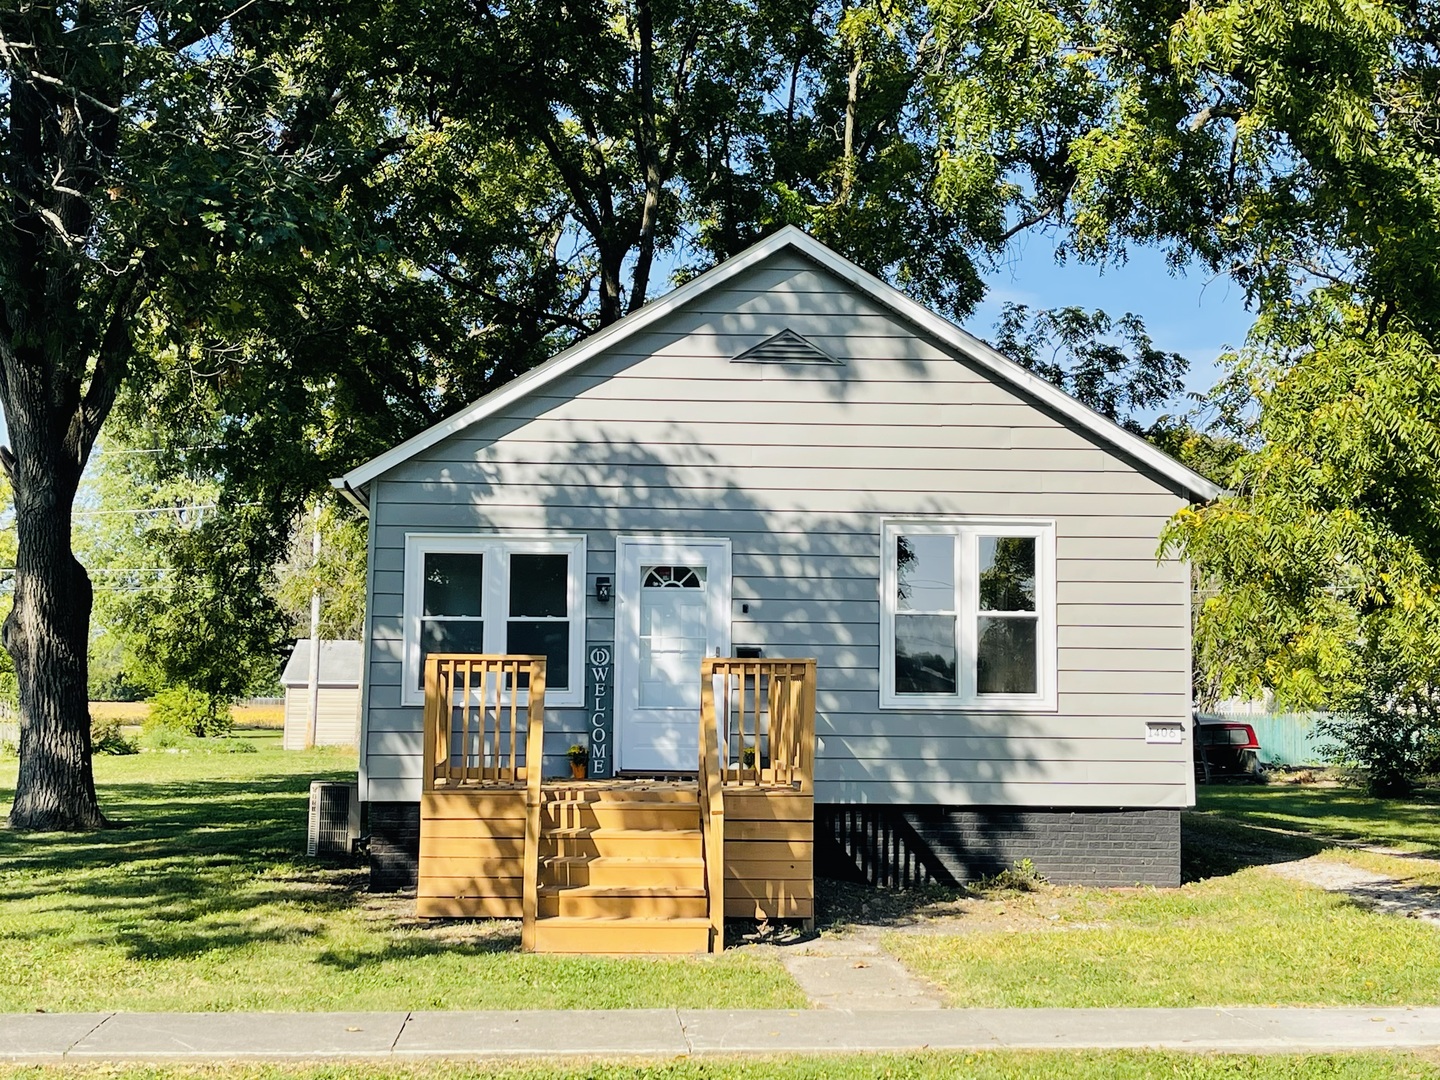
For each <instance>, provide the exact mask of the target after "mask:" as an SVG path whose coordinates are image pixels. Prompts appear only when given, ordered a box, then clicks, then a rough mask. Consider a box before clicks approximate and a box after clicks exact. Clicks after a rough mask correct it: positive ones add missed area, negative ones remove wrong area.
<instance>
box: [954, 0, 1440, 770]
mask: <svg viewBox="0 0 1440 1080" xmlns="http://www.w3.org/2000/svg"><path fill="white" fill-rule="evenodd" d="M945 11H946V15H945V18H946V20H947V26H948V27H949V29H950V31H951V32H952V33H955V34H958V35H961V37H962V39H964V40H967V41H970V42H972V43H973V44H974V45H975V51H976V53H977V55H980V56H982V57H983V55H984V54H985V53H987V52H993V53H994V55H995V56H996V57H997V58H1008V59H1009V60H1010V61H1012V62H1013V63H1014V66H1015V70H1016V75H1015V79H1014V84H1016V85H1018V86H1020V87H1022V88H1024V87H1028V86H1029V85H1030V84H1031V83H1033V82H1034V81H1036V80H1037V79H1038V80H1040V82H1041V83H1042V85H1043V84H1044V83H1045V80H1046V79H1048V78H1049V74H1048V73H1050V72H1052V71H1054V70H1055V69H1057V68H1058V69H1060V70H1063V71H1064V72H1065V73H1066V77H1067V78H1069V79H1070V80H1071V82H1072V83H1073V85H1075V86H1076V87H1077V90H1078V94H1077V97H1078V100H1080V101H1081V102H1084V103H1085V104H1084V109H1085V111H1086V118H1085V121H1084V122H1083V123H1082V124H1080V125H1079V126H1078V127H1072V128H1065V127H1063V126H1062V127H1061V128H1059V129H1055V130H1057V131H1058V135H1059V143H1058V145H1059V146H1060V149H1061V152H1062V157H1063V163H1064V168H1063V169H1062V170H1061V172H1062V174H1063V173H1064V172H1066V171H1068V174H1069V176H1070V177H1071V180H1070V182H1069V184H1068V186H1066V187H1065V188H1064V191H1063V197H1061V198H1058V199H1051V200H1049V201H1045V200H1043V199H1042V200H1041V204H1040V207H1039V208H1040V209H1043V210H1044V211H1045V212H1046V215H1047V218H1046V220H1048V221H1051V222H1053V223H1054V225H1055V227H1056V228H1057V229H1058V230H1060V234H1061V236H1062V238H1063V239H1062V243H1061V250H1062V252H1065V253H1067V254H1075V255H1078V256H1080V257H1082V258H1091V259H1101V260H1103V259H1119V258H1123V257H1124V255H1125V252H1126V250H1127V248H1128V246H1129V245H1131V244H1136V243H1143V244H1161V245H1164V246H1165V247H1167V249H1168V251H1169V253H1170V257H1171V261H1172V264H1173V265H1175V266H1177V267H1179V266H1183V265H1197V266H1199V267H1201V268H1203V269H1204V270H1206V271H1207V272H1210V273H1216V274H1225V275H1228V276H1230V277H1231V278H1232V279H1233V280H1235V281H1236V282H1238V283H1239V284H1240V286H1241V287H1242V288H1244V289H1245V290H1246V293H1247V295H1248V297H1249V298H1250V301H1251V303H1252V304H1253V306H1254V308H1255V310H1256V312H1257V316H1258V318H1257V323H1256V325H1255V327H1254V329H1253V331H1252V333H1251V334H1250V337H1249V340H1248V341H1247V342H1245V344H1244V347H1243V348H1242V349H1241V350H1240V351H1239V352H1238V353H1237V354H1236V355H1235V357H1234V358H1233V361H1232V371H1231V376H1230V377H1229V378H1228V379H1227V380H1226V382H1225V384H1224V385H1222V387H1221V388H1220V391H1219V393H1218V395H1217V398H1216V402H1217V404H1219V405H1220V406H1222V412H1223V413H1224V414H1225V415H1226V416H1228V419H1229V420H1230V422H1231V427H1230V431H1231V432H1232V433H1233V434H1234V435H1236V436H1237V437H1238V438H1239V440H1240V442H1241V446H1242V449H1243V452H1241V453H1239V454H1228V453H1226V454H1221V456H1220V460H1218V461H1217V462H1216V464H1217V467H1219V468H1220V469H1222V471H1223V472H1224V475H1223V476H1220V477H1218V478H1219V479H1221V480H1222V481H1224V482H1226V483H1227V485H1228V486H1229V487H1230V488H1232V490H1233V491H1234V494H1233V495H1231V496H1229V497H1226V498H1223V499H1220V500H1217V501H1216V502H1215V503H1213V504H1211V505H1209V506H1206V507H1201V508H1196V509H1193V510H1190V511H1186V512H1183V513H1182V514H1181V515H1180V516H1179V517H1178V518H1177V519H1176V521H1175V522H1174V523H1173V525H1172V527H1171V529H1170V531H1169V533H1168V534H1167V545H1168V547H1169V549H1170V550H1171V551H1175V552H1178V553H1180V554H1183V555H1185V556H1187V557H1189V558H1190V559H1191V560H1192V561H1193V562H1194V563H1195V565H1196V566H1197V568H1198V572H1199V574H1200V575H1201V578H1202V585H1203V588H1204V590H1205V598H1204V600H1203V603H1202V604H1201V605H1200V606H1199V612H1198V620H1197V643H1198V648H1199V655H1200V657H1201V666H1204V667H1208V668H1209V669H1210V673H1211V678H1210V679H1208V680H1207V681H1208V683H1209V686H1210V689H1211V690H1212V691H1213V692H1215V693H1231V692H1251V691H1254V690H1256V689H1258V688H1260V687H1267V688H1273V689H1275V690H1276V691H1277V693H1278V695H1279V697H1280V700H1281V701H1282V702H1286V703H1287V704H1290V705H1307V704H1308V705H1324V706H1328V707H1331V708H1334V709H1337V710H1339V712H1340V714H1341V715H1342V716H1347V717H1350V718H1351V721H1352V722H1353V723H1354V724H1358V725H1361V726H1368V727H1370V728H1373V729H1374V730H1377V731H1381V730H1383V731H1387V732H1390V733H1392V734H1393V737H1388V736H1387V738H1386V740H1385V741H1386V742H1387V743H1388V744H1389V745H1390V748H1391V750H1395V749H1396V746H1397V745H1398V744H1403V743H1405V742H1406V741H1407V740H1409V741H1411V742H1414V739H1413V738H1412V735H1413V733H1414V732H1415V731H1416V730H1417V729H1416V725H1417V724H1418V725H1420V727H1422V728H1423V727H1426V726H1428V725H1431V724H1433V722H1434V721H1432V720H1430V719H1427V717H1428V716H1429V715H1431V714H1432V713H1433V710H1431V709H1430V708H1429V706H1428V704H1426V703H1428V702H1430V701H1432V700H1434V687H1435V686H1436V685H1437V683H1440V661H1437V660H1436V658H1437V657H1440V650H1437V648H1436V646H1437V644H1440V637H1437V630H1440V626H1437V620H1436V618H1435V608H1436V597H1437V596H1440V592H1437V589H1440V576H1437V572H1436V557H1437V555H1440V552H1437V550H1436V548H1435V540H1434V538H1435V536H1436V535H1437V530H1436V526H1437V525H1440V522H1437V520H1436V518H1435V513H1434V509H1433V507H1434V505H1435V504H1434V501H1433V499H1432V493H1433V491H1434V487H1435V482H1436V478H1437V476H1440V453H1437V449H1440V447H1437V441H1436V435H1435V421H1436V419H1437V417H1436V416H1435V415H1434V405H1433V403H1434V401H1436V400H1437V398H1440V364H1437V363H1436V360H1437V343H1440V342H1437V335H1440V262H1437V260H1436V259H1435V257H1434V252H1435V250H1436V247H1437V240H1440V194H1437V193H1440V136H1437V134H1436V133H1437V131H1440V105H1437V97H1436V87H1437V86H1440V61H1437V59H1436V39H1435V31H1434V28H1435V25H1436V21H1437V20H1436V15H1437V11H1436V10H1435V8H1434V7H1433V5H1430V4H1424V3H1422V4H1399V3H1380V4H1369V3H1358V2H1349V0H1344V2H1340V3H1331V2H1329V0H1297V2H1285V3H1280V2H1278V0H1228V2H1213V3H1203V4H1178V3H1176V4H1171V5H1167V6H1162V7H1160V8H1154V7H1147V8H1146V9H1145V10H1144V11H1140V10H1139V9H1135V8H1126V7H1124V6H1122V5H1115V4H1109V3H1102V4H1092V5H1084V6H1081V5H1061V6H1058V7H1053V8H1050V9H1048V10H1047V11H1046V12H1044V13H1037V12H1035V11H1033V10H1032V9H1031V8H1030V6H1029V5H1028V4H1026V3H1024V2H1023V0H1014V2H1002V3H999V4H994V5H987V9H986V11H987V14H986V16H985V18H983V19H981V20H979V22H978V23H977V22H967V21H965V17H967V16H973V15H974V9H973V7H972V6H969V5H965V4H956V5H955V6H954V7H953V8H946V9H945ZM1042 45H1045V46H1048V47H1044V48H1042V47H1041V46H1042ZM977 62H983V61H977ZM978 89H979V92H981V93H982V94H983V95H984V97H983V101H982V104H983V105H985V106H990V105H992V104H993V103H994V102H995V101H996V100H997V98H996V97H995V96H994V95H995V94H996V93H1002V92H1004V89H1005V88H1003V87H1001V86H1000V84H998V83H994V82H982V83H981V84H978ZM942 98H943V95H942ZM1101 104H1103V106H1104V107H1103V108H1097V107H1096V106H1097V105H1101ZM982 111H983V112H984V115H986V116H990V117H995V118H998V121H999V122H998V123H997V124H996V125H995V127H994V130H995V131H996V132H997V133H998V134H999V135H1000V136H1002V137H1006V138H1013V137H1017V136H1015V135H1013V134H1012V132H1011V130H1010V127H1009V125H1008V121H1009V118H1010V117H1011V116H1013V115H1015V114H1013V113H1008V112H1006V111H1005V110H1003V109H998V108H989V109H988V111H985V110H982ZM972 113H973V110H971V111H966V110H962V109H957V108H952V109H951V110H950V113H949V115H950V119H951V124H952V131H954V132H955V133H956V135H955V137H956V138H957V140H958V139H959V138H960V137H961V135H963V134H964V133H966V132H968V131H969V130H970V126H971V125H970V117H971V115H972ZM1038 130H1040V129H1039V128H1032V127H1029V126H1025V127H1022V130H1021V133H1020V135H1019V136H1018V137H1019V138H1021V139H1022V141H1023V138H1024V137H1026V135H1027V133H1028V134H1033V133H1034V132H1035V131H1038ZM1033 186H1034V187H1035V190H1036V191H1037V192H1038V191H1039V190H1040V189H1041V186H1040V185H1039V184H1035V185H1033ZM1052 190H1058V189H1052ZM1407 732H1409V733H1411V734H1407ZM1421 741H1422V742H1423V740H1421ZM1362 743H1363V740H1362V741H1356V742H1353V743H1352V745H1353V746H1361V745H1362ZM1416 745H1418V743H1417V744H1416ZM1401 749H1402V750H1403V746H1402V747H1401ZM1363 753H1364V755H1365V757H1366V760H1363V761H1361V764H1364V765H1367V766H1370V767H1371V769H1372V780H1374V781H1378V783H1379V785H1380V786H1385V787H1389V788H1391V789H1393V788H1394V786H1395V784H1396V781H1395V779H1394V776H1395V772H1394V768H1393V767H1392V766H1393V763H1394V762H1395V761H1399V760H1402V759H1405V760H1409V761H1411V762H1412V764H1411V765H1410V766H1406V767H1412V768H1413V762H1415V761H1418V760H1419V758H1418V756H1416V755H1410V757H1409V758H1408V759H1406V755H1405V753H1390V752H1389V751H1386V752H1384V753H1382V752H1380V751H1379V750H1378V749H1376V748H1374V747H1373V746H1372V748H1371V749H1369V750H1365V751H1363Z"/></svg>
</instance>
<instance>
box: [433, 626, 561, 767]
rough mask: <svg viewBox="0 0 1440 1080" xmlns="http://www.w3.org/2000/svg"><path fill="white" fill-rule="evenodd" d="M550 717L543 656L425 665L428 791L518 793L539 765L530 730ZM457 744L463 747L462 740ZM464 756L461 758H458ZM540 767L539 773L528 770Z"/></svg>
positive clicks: (448, 658)
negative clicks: (524, 686)
mask: <svg viewBox="0 0 1440 1080" xmlns="http://www.w3.org/2000/svg"><path fill="white" fill-rule="evenodd" d="M524 679H528V680H529V697H528V702H529V703H528V705H527V706H526V728H527V735H526V758H525V765H521V764H520V759H519V757H518V756H517V751H518V750H519V739H520V736H519V732H520V700H519V698H520V694H521V693H524V691H522V690H521V689H520V686H521V683H522V681H523V680H524ZM544 714H545V658H544V657H543V656H484V655H462V654H454V655H435V656H428V657H426V658H425V712H424V717H425V745H426V746H428V747H429V748H430V749H429V751H428V753H427V758H428V760H427V762H426V769H425V777H424V781H425V790H426V791H435V790H438V789H442V788H455V787H461V786H465V785H475V784H501V785H514V786H518V785H519V784H520V783H521V781H522V780H525V779H527V778H528V777H529V775H530V774H531V772H533V773H534V775H535V777H536V778H537V779H538V778H539V775H540V770H539V764H540V758H539V756H538V751H537V756H536V757H533V758H532V757H530V756H529V750H530V741H531V734H532V730H531V727H530V725H531V724H533V725H534V730H535V731H538V730H539V728H540V726H541V725H542V724H543V722H544ZM457 737H458V740H459V742H458V746H457V743H456V739H457ZM457 751H458V752H457ZM532 761H533V762H534V764H535V768H534V769H533V770H532V769H530V768H529V766H530V763H531V762H532Z"/></svg>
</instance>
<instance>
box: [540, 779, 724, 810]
mask: <svg viewBox="0 0 1440 1080" xmlns="http://www.w3.org/2000/svg"><path fill="white" fill-rule="evenodd" d="M591 785H593V786H587V785H585V782H584V781H580V782H578V783H577V784H575V785H571V784H556V785H553V786H550V785H547V786H546V787H544V788H542V789H541V798H542V799H543V800H544V801H545V802H547V803H552V802H588V803H597V802H606V803H613V802H672V803H691V804H698V803H699V802H700V789H699V787H698V786H697V785H695V784H666V783H659V782H657V783H654V784H633V783H625V782H623V781H608V780H598V781H592V782H591Z"/></svg>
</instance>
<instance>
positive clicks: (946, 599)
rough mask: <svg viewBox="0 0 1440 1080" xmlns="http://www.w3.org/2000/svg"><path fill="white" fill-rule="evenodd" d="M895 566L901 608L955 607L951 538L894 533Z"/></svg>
mask: <svg viewBox="0 0 1440 1080" xmlns="http://www.w3.org/2000/svg"><path fill="white" fill-rule="evenodd" d="M895 567H896V569H897V570H898V571H899V573H898V574H897V575H896V581H897V582H898V583H899V588H898V589H897V590H896V598H895V599H896V601H897V604H896V606H897V607H898V608H899V609H900V610H901V611H954V610H955V537H953V536H942V535H937V534H935V533H921V534H920V535H918V536H897V537H896V538H895Z"/></svg>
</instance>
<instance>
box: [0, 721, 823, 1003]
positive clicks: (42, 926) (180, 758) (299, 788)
mask: <svg viewBox="0 0 1440 1080" xmlns="http://www.w3.org/2000/svg"><path fill="white" fill-rule="evenodd" d="M248 734H249V737H252V738H254V739H255V740H256V743H257V745H259V746H261V747H262V749H261V750H260V752H258V753H255V754H223V755H220V754H216V755H210V754H166V753H146V754H139V755H135V756H132V757H98V758H96V761H95V774H96V783H97V785H98V787H99V789H100V799H101V803H102V806H103V807H104V809H105V812H106V814H107V815H108V816H109V817H110V818H111V819H112V820H113V821H115V822H117V823H120V824H121V825H122V826H123V827H121V828H117V829H114V830H110V831H106V832H103V833H94V834H87V835H68V834H53V835H40V836H35V835H29V836H27V835H21V834H15V833H10V832H7V831H5V830H0V1012H10V1011H27V1012H28V1011H30V1010H33V1009H46V1010H49V1011H52V1012H59V1011H74V1010H89V1009H125V1010H131V1011H142V1010H169V1009H183V1010H189V1011H198V1010H223V1009H266V1010H270V1009H274V1010H330V1009H496V1008H578V1007H592V1008H652V1007H669V1006H681V1007H697V1006H714V1007H730V1008H803V1007H805V1005H806V1000H805V997H804V995H803V994H801V993H800V991H799V989H798V987H796V986H795V984H794V983H793V981H792V980H791V979H790V977H789V976H788V975H786V974H785V972H784V970H783V968H782V967H781V966H780V964H779V962H778V961H777V960H775V959H772V958H769V957H762V956H758V955H755V954H754V953H753V952H751V951H750V950H745V949H740V950H732V951H730V952H727V953H726V954H725V955H723V956H721V957H718V958H706V957H700V958H694V959H664V960H648V959H628V960H626V959H599V958H586V957H556V956H535V955H526V954H521V953H520V952H519V925H518V923H510V922H477V923H464V922H461V923H454V924H444V923H442V924H438V925H437V924H430V923H422V922H419V921H417V920H415V919H413V918H412V917H411V912H412V911H413V902H410V901H406V900H404V899H401V898H390V897H383V896H374V895H371V894H369V893H367V892H365V891H364V883H365V878H366V874H365V872H364V871H363V870H360V869H357V868H334V867H330V868H326V867H323V866H321V865H317V864H316V863H315V862H314V861H312V860H307V859H305V858H304V855H303V852H304V832H305V813H306V805H307V798H308V791H309V783H310V780H311V779H344V778H349V777H353V775H354V754H353V752H343V751H335V750H327V749H319V750H313V751H309V752H305V753H297V752H289V753H286V752H283V751H281V750H280V749H279V741H278V733H248ZM15 766H16V763H15V761H14V759H13V758H12V759H10V760H8V761H0V814H3V813H5V812H6V811H7V810H8V803H9V800H10V798H11V795H12V793H13V788H14V782H15Z"/></svg>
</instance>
